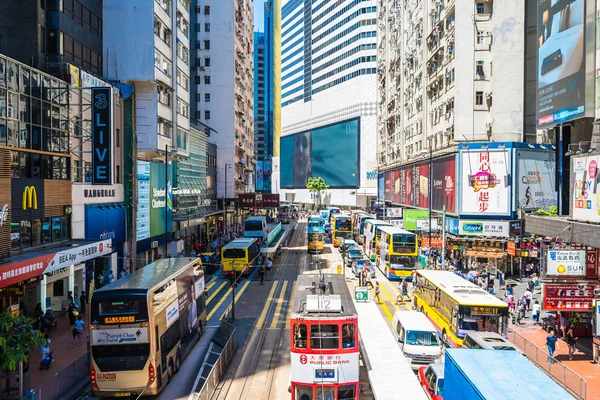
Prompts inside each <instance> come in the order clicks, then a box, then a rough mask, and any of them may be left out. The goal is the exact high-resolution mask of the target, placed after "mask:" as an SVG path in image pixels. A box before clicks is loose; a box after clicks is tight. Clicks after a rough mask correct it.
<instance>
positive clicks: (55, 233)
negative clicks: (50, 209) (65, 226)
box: [52, 217, 68, 242]
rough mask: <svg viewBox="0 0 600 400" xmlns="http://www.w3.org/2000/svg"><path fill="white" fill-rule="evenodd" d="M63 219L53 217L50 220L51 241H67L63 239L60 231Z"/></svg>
mask: <svg viewBox="0 0 600 400" xmlns="http://www.w3.org/2000/svg"><path fill="white" fill-rule="evenodd" d="M63 219H65V218H60V217H58V218H57V217H55V218H52V241H54V242H57V241H60V240H64V239H68V238H65V237H64V235H63V231H62V220H63Z"/></svg>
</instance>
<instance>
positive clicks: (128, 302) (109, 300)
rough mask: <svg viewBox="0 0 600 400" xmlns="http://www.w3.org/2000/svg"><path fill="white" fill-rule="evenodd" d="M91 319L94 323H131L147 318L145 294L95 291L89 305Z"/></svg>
mask: <svg viewBox="0 0 600 400" xmlns="http://www.w3.org/2000/svg"><path fill="white" fill-rule="evenodd" d="M90 308H91V309H90V311H91V321H92V322H93V323H96V324H119V323H132V322H136V321H147V320H148V306H147V305H146V297H145V295H139V294H133V293H123V294H120V295H119V296H118V297H117V295H115V294H114V293H113V294H111V293H102V292H98V293H95V295H94V298H93V301H92V303H91V307H90Z"/></svg>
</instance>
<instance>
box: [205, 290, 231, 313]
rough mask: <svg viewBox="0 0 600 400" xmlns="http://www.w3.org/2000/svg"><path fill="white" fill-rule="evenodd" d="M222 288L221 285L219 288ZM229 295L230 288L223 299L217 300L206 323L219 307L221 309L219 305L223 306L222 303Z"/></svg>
mask: <svg viewBox="0 0 600 400" xmlns="http://www.w3.org/2000/svg"><path fill="white" fill-rule="evenodd" d="M222 286H223V285H221V287H222ZM230 293H231V288H229V290H228V291H227V293H225V295H224V296H223V298H221V300H219V302H218V303H217V304H215V306H214V307H213V309H212V311H211V312H210V314H208V317H206V320H207V321H208V320H210V317H212V316H213V314H214V313H215V312H217V310H218V309H219V307H221V304H223V302H224V301H225V300H227V299H228V298H229V294H230Z"/></svg>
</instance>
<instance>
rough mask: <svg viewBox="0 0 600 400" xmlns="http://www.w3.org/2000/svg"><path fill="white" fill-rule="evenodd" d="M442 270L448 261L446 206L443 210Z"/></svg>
mask: <svg viewBox="0 0 600 400" xmlns="http://www.w3.org/2000/svg"><path fill="white" fill-rule="evenodd" d="M442 210H443V212H444V213H443V214H442V270H443V269H444V265H445V264H444V263H445V261H446V206H445V205H444V207H443V208H442Z"/></svg>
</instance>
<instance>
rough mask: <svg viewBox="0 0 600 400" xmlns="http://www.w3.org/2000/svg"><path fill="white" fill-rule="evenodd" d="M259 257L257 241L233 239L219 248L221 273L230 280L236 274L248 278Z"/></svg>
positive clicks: (252, 239)
mask: <svg viewBox="0 0 600 400" xmlns="http://www.w3.org/2000/svg"><path fill="white" fill-rule="evenodd" d="M259 255H260V247H259V246H258V239H256V238H239V239H234V240H232V241H231V242H229V243H227V244H226V245H225V246H223V247H222V248H221V264H222V265H223V267H222V268H221V273H222V274H223V275H226V276H228V277H230V278H236V277H237V275H238V274H242V275H245V276H248V275H250V272H251V271H252V268H254V267H255V266H256V262H257V261H258V256H259Z"/></svg>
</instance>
